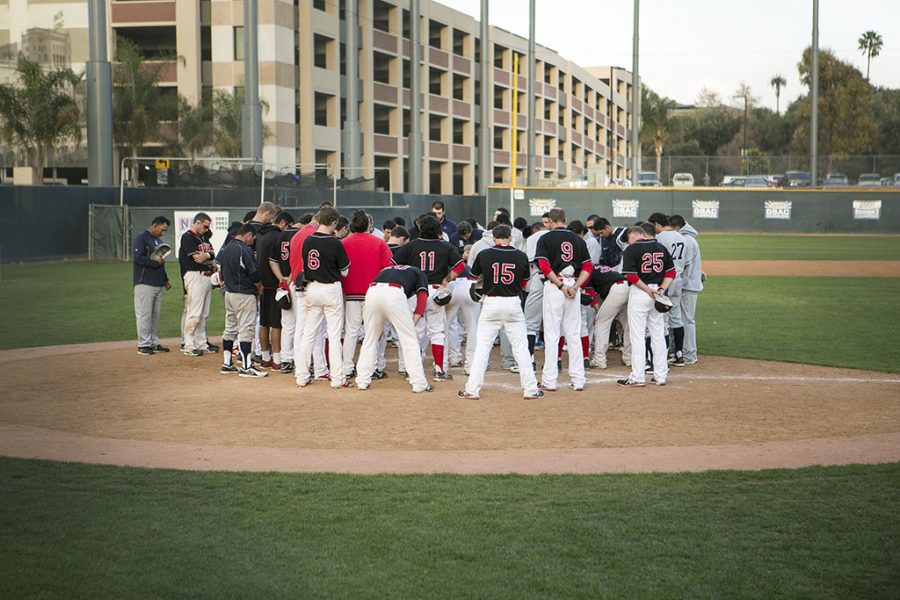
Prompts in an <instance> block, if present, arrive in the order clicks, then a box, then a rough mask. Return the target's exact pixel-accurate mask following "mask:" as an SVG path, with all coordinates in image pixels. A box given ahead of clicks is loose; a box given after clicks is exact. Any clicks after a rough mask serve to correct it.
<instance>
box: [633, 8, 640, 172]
mask: <svg viewBox="0 0 900 600" xmlns="http://www.w3.org/2000/svg"><path fill="white" fill-rule="evenodd" d="M640 11H641V0H634V33H633V36H632V49H631V180H632V182H633V183H634V185H635V187H636V186H637V184H638V173H639V172H640V170H641V164H640V156H639V154H640V153H639V149H640V145H639V143H638V132H639V129H640V123H641V113H640V110H641V109H640V106H641V105H640V100H641V83H640V77H639V75H638V58H639V48H640V44H639V41H640V33H639V32H640V25H639V24H640Z"/></svg>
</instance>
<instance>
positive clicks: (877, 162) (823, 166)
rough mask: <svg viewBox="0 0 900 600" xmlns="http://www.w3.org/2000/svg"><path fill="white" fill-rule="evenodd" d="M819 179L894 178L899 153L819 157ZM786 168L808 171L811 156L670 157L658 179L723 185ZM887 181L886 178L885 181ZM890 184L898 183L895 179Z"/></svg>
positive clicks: (646, 160)
mask: <svg viewBox="0 0 900 600" xmlns="http://www.w3.org/2000/svg"><path fill="white" fill-rule="evenodd" d="M816 163H817V167H818V168H817V169H816V174H817V179H818V183H819V184H822V182H824V180H825V178H826V177H827V176H828V174H834V173H839V174H841V175H844V176H846V177H847V180H848V184H849V185H851V186H852V185H856V184H857V182H858V181H859V176H860V175H862V174H864V173H877V174H878V175H879V178H884V179H885V180H888V179H891V180H892V179H893V178H894V175H895V174H898V173H900V155H897V154H880V155H858V156H840V155H826V156H819V157H818V160H817V161H816ZM641 170H642V171H656V170H657V161H656V156H652V155H651V156H646V155H645V156H642V157H641ZM787 171H806V172H809V156H808V155H807V156H801V155H780V156H770V155H765V154H757V153H753V152H751V153H749V154H748V155H747V156H667V155H663V156H662V157H661V159H660V161H659V173H658V174H659V179H660V181H661V182H662V184H663V185H672V177H673V176H674V175H675V174H676V173H690V174H691V175H692V176H693V177H694V185H696V186H704V185H720V184H721V183H722V182H723V180H724V179H725V178H726V177H728V176H749V175H783V174H784V173H785V172H787ZM887 183H888V182H887V181H885V184H887ZM891 184H893V185H896V183H894V182H893V181H891Z"/></svg>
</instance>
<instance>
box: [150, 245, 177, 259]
mask: <svg viewBox="0 0 900 600" xmlns="http://www.w3.org/2000/svg"><path fill="white" fill-rule="evenodd" d="M170 254H172V246H170V245H168V244H160V245H159V246H157V247H156V248H154V249H153V252H151V253H150V260H155V261H156V262H161V261H163V260H165V258H166V257H167V256H169V255H170Z"/></svg>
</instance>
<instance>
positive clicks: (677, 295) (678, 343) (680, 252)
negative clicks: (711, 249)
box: [647, 213, 686, 367]
mask: <svg viewBox="0 0 900 600" xmlns="http://www.w3.org/2000/svg"><path fill="white" fill-rule="evenodd" d="M647 221H649V222H650V223H652V224H653V226H654V227H655V228H656V241H657V242H659V243H660V244H662V245H663V246H665V248H666V250H668V251H669V254H671V255H672V262H673V263H674V264H675V279H674V281H672V285H670V286H669V292H668V294H667V295H668V296H669V298H670V299H671V300H672V309H671V310H670V311H669V312H667V313H666V314H665V318H666V322H667V324H668V329H669V331H671V332H672V347H671V348H670V351H669V355H670V356H671V358H670V360H669V363H670V364H672V365H674V366H676V367H683V366H684V353H683V350H684V322H683V321H682V318H681V290H682V288H683V283H684V278H683V274H684V246H685V243H686V242H685V239H684V236H683V235H681V234H680V233H678V232H677V231H675V230H674V229H672V227H671V226H670V225H669V217H668V215H664V214H662V213H653V214H652V215H650V216H649V217H648V218H647Z"/></svg>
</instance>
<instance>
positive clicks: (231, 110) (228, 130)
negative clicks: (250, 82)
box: [212, 88, 271, 158]
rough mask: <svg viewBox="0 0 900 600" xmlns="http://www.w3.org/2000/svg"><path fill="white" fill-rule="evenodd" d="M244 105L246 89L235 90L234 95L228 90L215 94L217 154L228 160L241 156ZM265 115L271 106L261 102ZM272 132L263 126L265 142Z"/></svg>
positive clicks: (214, 112)
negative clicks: (242, 109) (242, 110)
mask: <svg viewBox="0 0 900 600" xmlns="http://www.w3.org/2000/svg"><path fill="white" fill-rule="evenodd" d="M243 104H244V88H235V90H234V93H231V92H229V91H227V90H216V91H215V92H213V103H212V112H213V122H214V123H215V149H216V154H218V155H219V156H223V157H227V158H235V157H239V156H241V154H242V152H243V149H242V147H241V135H242V127H241V108H242V106H243ZM260 104H261V105H262V110H263V113H266V112H268V110H269V104H268V103H267V102H266V101H265V100H261V101H260ZM270 134H271V131H270V130H269V128H268V127H267V126H265V125H263V130H262V137H263V140H265V139H266V138H267V137H269V135H270Z"/></svg>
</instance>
